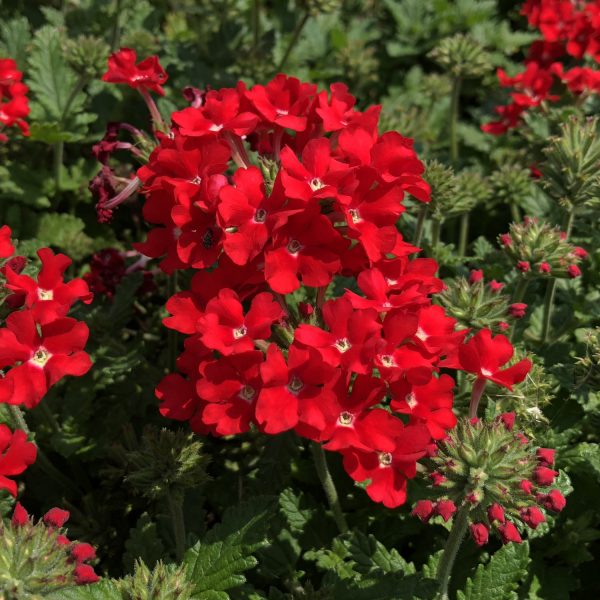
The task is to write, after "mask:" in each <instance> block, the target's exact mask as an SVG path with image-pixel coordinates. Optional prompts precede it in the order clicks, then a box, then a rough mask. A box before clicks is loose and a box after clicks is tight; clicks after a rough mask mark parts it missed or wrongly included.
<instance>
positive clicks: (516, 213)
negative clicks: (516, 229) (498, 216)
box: [510, 202, 521, 223]
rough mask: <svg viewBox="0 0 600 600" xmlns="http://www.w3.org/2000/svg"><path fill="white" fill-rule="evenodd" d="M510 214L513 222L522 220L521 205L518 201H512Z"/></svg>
mask: <svg viewBox="0 0 600 600" xmlns="http://www.w3.org/2000/svg"><path fill="white" fill-rule="evenodd" d="M510 216H511V218H512V220H513V222H515V223H520V222H521V211H520V210H519V207H518V206H517V203H516V202H511V203H510Z"/></svg>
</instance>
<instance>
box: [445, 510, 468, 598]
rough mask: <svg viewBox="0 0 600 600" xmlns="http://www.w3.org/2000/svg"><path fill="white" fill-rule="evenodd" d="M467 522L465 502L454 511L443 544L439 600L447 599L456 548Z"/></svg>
mask: <svg viewBox="0 0 600 600" xmlns="http://www.w3.org/2000/svg"><path fill="white" fill-rule="evenodd" d="M468 524H469V506H468V504H465V505H464V506H462V507H461V509H460V510H459V511H458V512H457V513H456V515H455V517H454V523H453V524H452V529H451V530H450V535H449V536H448V540H447V541H446V545H445V546H444V552H443V554H442V558H441V559H440V564H439V565H438V571H437V580H438V583H439V586H440V587H439V591H440V598H441V600H448V585H449V583H450V575H451V574H452V567H453V566H454V561H455V560H456V555H457V554H458V549H459V548H460V545H461V543H462V541H463V538H464V537H465V533H466V531H467V525H468Z"/></svg>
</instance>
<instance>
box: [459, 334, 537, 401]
mask: <svg viewBox="0 0 600 600" xmlns="http://www.w3.org/2000/svg"><path fill="white" fill-rule="evenodd" d="M513 352H514V350H513V347H512V344H511V343H510V342H509V341H508V338H506V337H505V336H504V335H501V334H500V335H497V336H496V337H492V332H491V331H490V330H489V329H482V330H481V331H478V332H477V333H476V334H475V335H474V336H473V337H472V338H471V339H470V340H469V341H468V342H467V343H466V344H463V345H461V346H460V348H459V350H458V356H459V361H460V365H461V367H462V368H463V369H464V370H465V371H467V372H469V373H475V374H476V375H477V378H478V379H487V380H489V381H493V382H494V383H495V384H497V385H501V386H503V387H505V388H508V389H509V390H511V389H512V386H513V385H514V384H515V383H520V382H521V381H523V380H524V379H525V377H526V375H527V373H529V370H530V369H531V361H530V360H529V359H527V358H524V359H523V360H520V361H519V362H518V363H517V364H515V365H513V366H512V367H508V368H506V369H504V370H501V367H502V366H503V365H505V364H506V363H507V362H508V361H509V360H510V359H511V358H512V355H513Z"/></svg>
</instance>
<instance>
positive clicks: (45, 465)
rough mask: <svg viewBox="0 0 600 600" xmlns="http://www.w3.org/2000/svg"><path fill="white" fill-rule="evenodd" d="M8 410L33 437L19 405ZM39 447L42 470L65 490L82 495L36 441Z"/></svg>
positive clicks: (14, 419)
mask: <svg viewBox="0 0 600 600" xmlns="http://www.w3.org/2000/svg"><path fill="white" fill-rule="evenodd" d="M8 410H9V412H10V414H11V417H12V419H13V421H14V423H15V426H16V427H18V428H19V429H22V430H23V431H24V432H25V433H26V434H27V437H31V430H30V429H29V427H28V425H27V421H25V416H24V415H23V411H22V410H21V409H20V408H19V407H18V406H14V405H12V404H10V405H9V406H8ZM34 444H35V445H36V447H37V457H36V461H35V462H36V466H38V467H40V468H41V470H42V471H44V472H45V473H46V475H49V476H50V477H51V478H52V479H54V481H55V482H56V483H57V484H59V485H60V486H61V488H63V490H69V491H70V492H71V493H72V494H73V495H74V496H77V497H80V496H81V495H82V492H81V490H80V489H79V487H78V486H77V485H76V484H75V483H74V482H73V481H71V480H70V479H69V478H68V477H67V476H66V475H63V473H61V472H60V471H59V470H58V469H57V468H56V467H55V466H54V465H53V464H52V463H51V462H50V459H49V458H48V457H47V456H46V455H45V454H44V452H43V451H42V450H41V448H40V447H39V445H38V444H37V442H35V441H34Z"/></svg>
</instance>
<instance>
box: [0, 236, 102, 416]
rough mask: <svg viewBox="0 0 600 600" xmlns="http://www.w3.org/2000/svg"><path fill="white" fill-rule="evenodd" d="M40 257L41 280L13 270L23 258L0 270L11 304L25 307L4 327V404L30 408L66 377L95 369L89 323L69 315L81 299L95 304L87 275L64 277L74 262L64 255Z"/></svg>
mask: <svg viewBox="0 0 600 600" xmlns="http://www.w3.org/2000/svg"><path fill="white" fill-rule="evenodd" d="M9 233H10V230H9ZM38 256H39V258H40V261H41V263H42V268H41V269H40V271H39V273H38V275H37V278H36V279H33V278H32V277H30V276H29V275H24V274H20V273H18V272H17V271H16V270H15V269H14V263H15V262H17V261H16V260H15V258H19V257H15V258H13V259H12V260H11V261H8V262H7V263H6V264H5V265H4V266H3V267H2V269H1V273H2V274H3V275H4V277H5V283H4V284H3V287H5V289H6V290H7V291H8V292H9V294H10V295H9V296H8V298H7V299H6V302H7V303H8V304H9V306H11V307H12V308H16V307H19V306H24V308H23V309H22V310H19V311H15V312H13V313H11V314H10V315H9V316H8V317H7V319H6V325H5V327H2V328H0V369H7V368H9V370H8V371H7V372H5V374H4V376H3V377H2V378H1V379H0V402H5V403H7V404H13V405H24V406H26V407H27V408H34V407H35V406H37V404H39V402H40V400H41V399H42V398H43V396H44V395H45V394H46V392H47V391H48V389H49V388H50V387H51V386H52V385H54V384H55V383H57V382H58V381H59V380H60V379H62V378H63V377H64V376H65V375H76V376H79V375H84V374H85V373H87V371H88V370H89V369H90V367H91V362H90V358H89V356H88V355H87V354H86V353H85V352H84V350H83V349H84V347H85V344H86V342H87V338H88V334H89V330H88V328H87V325H86V324H85V323H82V322H80V321H77V320H75V319H72V318H70V317H67V316H66V315H67V313H68V312H69V309H70V308H71V306H72V305H73V304H74V303H75V302H76V301H77V300H82V301H83V302H85V303H89V302H91V300H92V295H91V294H90V292H89V289H88V286H87V284H86V283H85V281H83V280H82V279H73V280H71V281H69V282H67V283H66V282H65V281H64V273H65V271H66V269H67V267H68V266H69V265H70V264H71V259H70V258H68V257H67V256H65V255H64V254H56V255H55V254H54V253H53V252H52V250H50V249H49V248H42V249H41V250H39V251H38ZM21 258H22V257H21ZM20 264H21V266H22V265H24V259H23V262H21V263H20Z"/></svg>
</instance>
